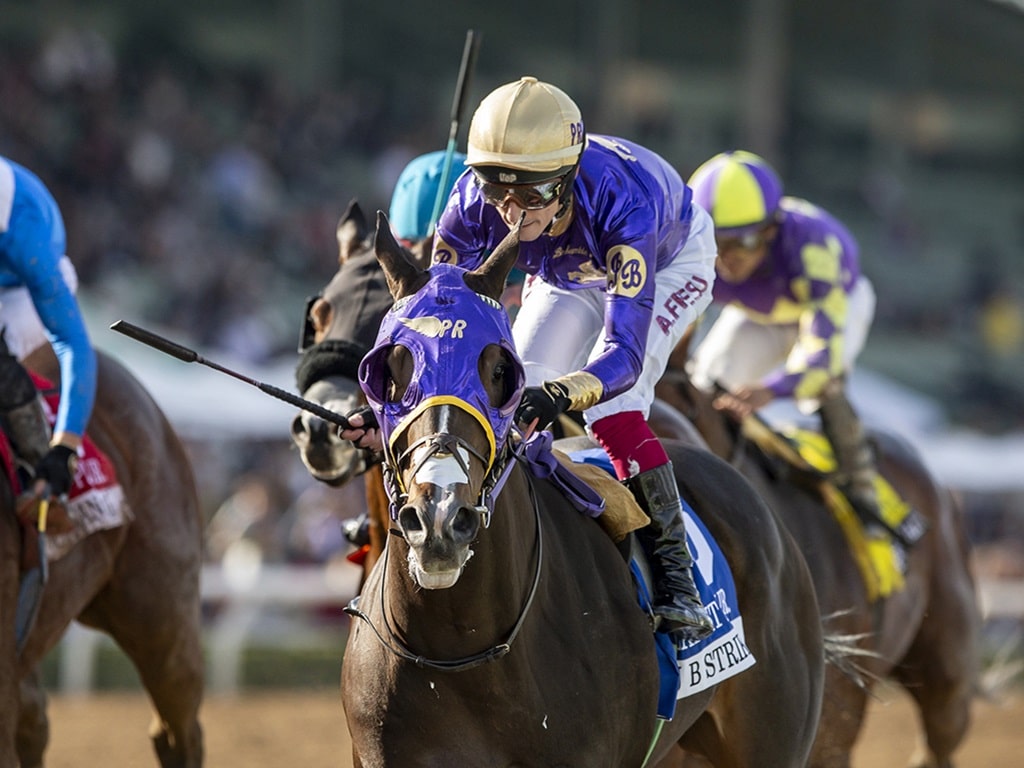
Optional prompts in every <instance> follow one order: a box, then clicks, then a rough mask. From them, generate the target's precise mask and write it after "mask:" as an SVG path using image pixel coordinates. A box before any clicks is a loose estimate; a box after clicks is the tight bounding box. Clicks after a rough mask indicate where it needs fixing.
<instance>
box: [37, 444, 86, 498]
mask: <svg viewBox="0 0 1024 768" xmlns="http://www.w3.org/2000/svg"><path fill="white" fill-rule="evenodd" d="M77 469H78V452H77V451H75V449H74V448H68V447H67V446H66V445H55V446H53V447H52V448H50V450H49V451H47V453H46V455H45V456H43V458H42V459H40V460H39V464H37V465H36V479H37V480H45V481H46V483H47V484H48V485H49V486H50V493H51V494H52V495H54V496H66V495H67V494H68V492H69V491H70V490H71V486H72V484H73V483H74V482H75V471H76V470H77Z"/></svg>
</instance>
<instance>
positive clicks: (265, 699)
mask: <svg viewBox="0 0 1024 768" xmlns="http://www.w3.org/2000/svg"><path fill="white" fill-rule="evenodd" d="M50 714H51V723H52V738H51V747H50V750H49V753H48V756H47V758H48V759H47V768H90V767H91V766H100V765H102V766H104V768H154V766H155V765H156V761H155V758H154V757H153V756H152V753H151V751H150V748H149V740H148V738H147V736H146V729H147V726H148V723H149V708H148V703H147V702H146V700H145V699H144V698H143V697H142V696H141V695H138V694H119V695H111V694H104V695H101V696H92V697H88V698H80V699H67V698H62V697H58V696H54V697H52V700H51V706H50ZM913 718H914V716H913V713H912V712H911V710H910V708H909V704H908V700H907V699H906V697H904V696H903V695H902V694H897V695H893V694H889V693H886V694H885V701H883V702H882V703H879V704H876V705H874V706H873V708H872V710H871V712H870V714H869V720H868V730H867V733H866V735H865V736H864V737H862V740H861V743H860V744H858V747H857V749H856V751H855V752H854V768H884V767H886V766H892V767H893V768H898V767H899V766H903V765H906V761H907V758H908V756H909V754H910V752H911V750H912V748H913V738H914V736H913V734H914V733H915V732H916V727H917V726H916V723H915V721H914V719H913ZM974 719H975V722H974V726H973V728H972V730H971V733H970V736H969V738H968V740H967V742H966V743H965V745H964V746H963V747H962V748H961V750H960V752H959V754H958V760H957V768H1012V766H1024V727H1022V723H1024V692H1021V691H1017V692H1014V693H1013V694H1010V695H1008V696H1007V697H1006V701H1005V703H1004V704H1003V705H1001V706H995V705H992V704H984V703H979V704H978V705H977V707H976V709H975V715H974ZM203 725H204V728H205V731H206V755H207V761H206V764H207V766H209V768H243V767H244V768H271V766H273V768H282V767H283V766H288V767H289V768H290V767H291V766H302V768H350V766H351V765H352V763H351V758H350V756H349V751H348V749H349V748H348V740H347V733H346V731H345V727H344V720H343V716H342V711H341V703H340V698H339V696H338V694H336V693H335V692H334V691H322V692H317V693H309V694H305V693H272V694H260V695H245V696H239V697H237V698H210V699H208V700H207V702H206V704H205V706H204V710H203Z"/></svg>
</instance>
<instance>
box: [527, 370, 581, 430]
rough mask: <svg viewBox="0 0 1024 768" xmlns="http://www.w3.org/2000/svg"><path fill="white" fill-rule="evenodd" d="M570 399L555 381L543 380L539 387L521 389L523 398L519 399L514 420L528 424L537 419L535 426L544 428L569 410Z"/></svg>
mask: <svg viewBox="0 0 1024 768" xmlns="http://www.w3.org/2000/svg"><path fill="white" fill-rule="evenodd" d="M570 405H572V400H570V399H569V392H568V390H566V388H565V387H564V386H563V385H561V384H559V383H558V382H557V381H545V382H544V384H543V385H541V386H539V387H527V388H526V389H524V390H523V399H522V400H520V401H519V410H517V411H516V421H517V422H518V423H519V424H525V425H529V424H530V423H531V422H532V421H533V420H534V419H537V428H538V429H544V428H546V427H547V426H549V425H550V424H552V423H553V422H554V421H555V419H557V418H558V417H559V416H560V415H561V414H563V413H565V412H566V411H567V410H569V406H570Z"/></svg>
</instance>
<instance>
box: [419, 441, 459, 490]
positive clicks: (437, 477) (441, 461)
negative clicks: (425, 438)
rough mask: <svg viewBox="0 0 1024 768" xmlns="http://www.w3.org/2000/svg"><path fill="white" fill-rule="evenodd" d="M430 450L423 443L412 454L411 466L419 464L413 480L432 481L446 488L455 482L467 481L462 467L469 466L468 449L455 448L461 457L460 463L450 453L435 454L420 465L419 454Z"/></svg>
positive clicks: (420, 481)
mask: <svg viewBox="0 0 1024 768" xmlns="http://www.w3.org/2000/svg"><path fill="white" fill-rule="evenodd" d="M430 450H431V449H430V448H429V447H428V446H426V445H423V446H420V448H419V449H418V450H417V451H416V452H415V453H414V454H413V466H419V468H418V469H417V470H416V474H415V476H414V477H413V480H415V481H416V482H417V483H432V484H434V485H436V486H438V487H440V488H447V487H449V486H451V485H455V484H456V483H462V484H464V485H465V484H466V483H468V482H469V476H468V475H467V474H466V472H465V470H463V468H462V467H463V466H467V467H468V466H469V451H467V450H466V449H465V448H461V447H460V448H458V449H457V450H458V452H459V455H460V456H461V457H462V464H461V465H460V464H459V462H458V460H457V459H456V458H455V457H454V456H452V455H451V454H444V455H437V454H435V455H434V456H431V457H430V458H428V459H427V460H426V461H424V462H423V464H422V465H421V466H420V465H419V460H420V456H422V455H423V454H424V453H426V452H428V451H430Z"/></svg>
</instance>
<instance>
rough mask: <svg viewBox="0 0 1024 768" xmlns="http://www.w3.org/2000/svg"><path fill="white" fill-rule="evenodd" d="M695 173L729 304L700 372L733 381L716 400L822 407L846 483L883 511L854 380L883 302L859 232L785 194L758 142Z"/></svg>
mask: <svg viewBox="0 0 1024 768" xmlns="http://www.w3.org/2000/svg"><path fill="white" fill-rule="evenodd" d="M689 184H690V186H691V187H692V188H693V194H694V198H695V199H696V200H697V201H698V202H699V203H700V204H701V205H702V206H703V207H704V208H706V209H707V210H708V211H710V212H711V215H712V218H713V219H714V221H715V238H716V240H717V241H718V261H717V265H716V268H717V272H718V279H717V280H716V281H715V288H714V301H715V303H716V304H722V305H724V306H723V308H722V311H721V314H720V315H719V317H718V319H717V320H716V321H715V323H714V325H713V326H712V327H711V329H710V330H709V331H708V333H707V336H706V337H705V338H704V340H703V341H702V342H701V344H700V345H699V346H698V348H697V349H696V351H695V352H694V358H693V370H692V372H691V378H692V380H693V382H694V384H696V385H697V386H699V387H702V388H704V389H708V390H710V389H711V388H713V387H714V386H715V385H716V384H720V385H721V386H723V387H725V388H726V389H727V390H728V391H727V392H725V393H723V394H721V395H719V396H718V397H717V398H716V400H715V406H716V407H717V408H719V409H721V410H724V411H728V412H731V413H732V414H733V415H735V416H736V417H738V418H742V417H744V416H747V415H749V414H750V413H752V412H754V411H756V410H758V409H759V408H761V407H762V406H764V405H766V404H767V403H769V402H771V401H772V400H774V399H776V398H793V399H794V400H795V401H796V402H797V404H798V406H799V407H800V408H801V410H803V411H805V412H808V413H810V412H812V411H813V410H814V409H817V410H818V412H819V415H820V417H821V426H822V431H823V433H824V435H825V437H826V438H827V439H828V440H829V441H830V442H831V444H832V448H833V451H834V453H835V457H836V464H837V477H836V480H837V485H838V486H839V487H840V489H841V490H842V491H844V492H845V493H846V495H847V497H848V498H849V499H850V503H851V505H853V507H854V509H855V510H856V511H857V513H858V514H859V515H860V516H861V517H862V518H863V519H864V520H865V521H866V522H869V523H870V522H872V521H877V520H878V501H877V497H876V493H875V487H874V476H875V467H874V459H873V456H872V453H871V449H870V448H869V446H868V443H867V438H866V436H865V434H864V429H863V426H862V425H861V423H860V420H859V419H858V418H857V415H856V413H855V412H854V410H853V408H852V406H851V405H850V402H849V400H848V399H847V397H846V393H845V385H844V384H845V379H846V377H847V376H848V374H849V373H850V371H851V370H852V369H853V366H854V361H855V360H856V358H857V355H858V354H860V351H861V350H862V349H863V348H864V343H865V341H866V340H867V336H868V331H869V329H870V326H871V321H872V319H873V317H874V311H875V292H874V288H873V287H872V285H871V282H870V281H869V280H868V278H867V277H866V276H864V275H863V274H861V271H860V264H859V261H858V247H857V243H856V241H855V240H854V238H853V236H852V235H851V234H850V232H849V231H848V230H847V229H846V227H844V226H843V225H842V224H841V223H840V222H838V221H837V220H836V219H835V218H833V217H832V216H831V215H829V214H828V213H827V212H826V211H824V210H822V209H821V208H818V207H817V206H815V205H812V204H811V203H809V202H807V201H806V200H801V199H798V198H795V197H783V194H782V182H781V181H780V180H779V177H778V175H777V174H776V172H775V171H774V170H773V169H772V168H771V166H770V165H769V164H768V163H767V162H765V160H764V159H763V158H761V157H758V156H757V155H754V154H752V153H750V152H743V151H737V152H724V153H721V154H718V155H715V156H714V157H712V158H711V159H710V160H708V161H707V162H705V163H704V164H703V165H701V166H700V167H699V168H698V169H697V170H696V171H695V172H694V174H693V176H692V177H691V178H690V181H689Z"/></svg>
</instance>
